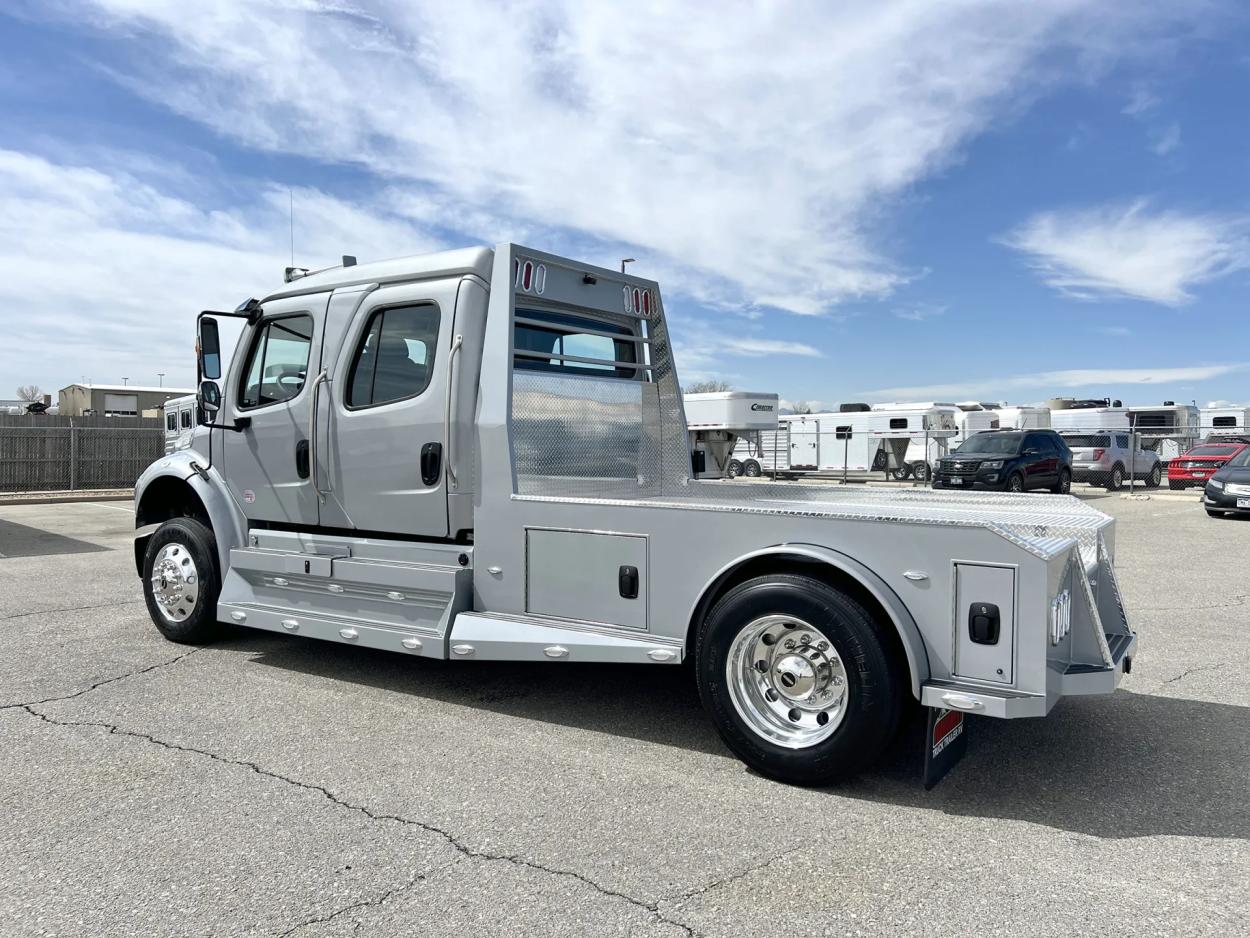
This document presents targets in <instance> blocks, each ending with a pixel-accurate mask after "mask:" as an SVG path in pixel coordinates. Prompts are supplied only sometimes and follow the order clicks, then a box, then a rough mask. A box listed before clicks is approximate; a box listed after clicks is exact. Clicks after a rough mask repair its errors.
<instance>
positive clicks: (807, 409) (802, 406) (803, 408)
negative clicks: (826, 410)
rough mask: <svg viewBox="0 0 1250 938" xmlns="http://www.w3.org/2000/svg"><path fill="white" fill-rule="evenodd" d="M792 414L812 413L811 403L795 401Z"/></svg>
mask: <svg viewBox="0 0 1250 938" xmlns="http://www.w3.org/2000/svg"><path fill="white" fill-rule="evenodd" d="M794 412H795V413H796V414H810V413H812V405H811V402H810V401H795V402H794Z"/></svg>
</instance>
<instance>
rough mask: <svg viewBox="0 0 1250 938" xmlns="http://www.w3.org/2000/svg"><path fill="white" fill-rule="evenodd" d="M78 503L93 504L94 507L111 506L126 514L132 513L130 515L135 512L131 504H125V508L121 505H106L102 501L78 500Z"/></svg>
mask: <svg viewBox="0 0 1250 938" xmlns="http://www.w3.org/2000/svg"><path fill="white" fill-rule="evenodd" d="M78 504H80V505H94V506H95V507H96V508H112V509H113V510H114V511H124V512H126V513H127V514H132V515H133V514H134V513H135V509H134V506H133V505H127V506H126V507H125V508H123V507H122V506H121V505H108V504H105V503H104V502H79V503H78Z"/></svg>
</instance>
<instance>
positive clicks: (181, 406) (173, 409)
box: [161, 394, 198, 453]
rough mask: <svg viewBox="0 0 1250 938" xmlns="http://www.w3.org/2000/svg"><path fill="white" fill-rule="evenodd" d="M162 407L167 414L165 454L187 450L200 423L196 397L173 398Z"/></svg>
mask: <svg viewBox="0 0 1250 938" xmlns="http://www.w3.org/2000/svg"><path fill="white" fill-rule="evenodd" d="M161 407H162V409H163V410H164V412H165V452H167V453H172V452H174V451H175V450H180V449H186V448H187V447H188V446H190V445H191V434H192V431H193V430H194V429H195V426H196V423H197V422H198V421H197V420H196V415H195V395H194V394H186V395H184V396H182V397H171V398H170V399H169V400H167V401H166V402H165V403H164V404H162V405H161Z"/></svg>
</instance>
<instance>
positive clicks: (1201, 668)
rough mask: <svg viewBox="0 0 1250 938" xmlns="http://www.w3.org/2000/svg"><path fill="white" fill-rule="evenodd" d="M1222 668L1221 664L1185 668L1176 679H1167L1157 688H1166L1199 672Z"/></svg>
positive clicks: (1222, 664)
mask: <svg viewBox="0 0 1250 938" xmlns="http://www.w3.org/2000/svg"><path fill="white" fill-rule="evenodd" d="M1222 667H1224V663H1223V662H1221V663H1219V664H1204V665H1199V666H1197V667H1194V668H1186V669H1185V670H1184V671H1182V672H1181V673H1180V674H1178V675H1176V677H1170V678H1168V679H1167V680H1166V681H1163V682H1162V683H1161V684H1160V685H1159V686H1160V687H1167V686H1168V685H1169V684H1175V683H1176V682H1177V681H1181V680H1184V679H1185V678H1187V677H1189V675H1191V674H1198V673H1199V672H1201V671H1216V670H1219V669H1220V668H1222Z"/></svg>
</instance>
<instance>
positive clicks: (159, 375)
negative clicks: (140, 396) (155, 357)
mask: <svg viewBox="0 0 1250 938" xmlns="http://www.w3.org/2000/svg"><path fill="white" fill-rule="evenodd" d="M156 377H157V379H158V380H159V381H160V384H158V385H157V387H161V388H163V387H164V386H165V372H163V371H158V372H157V373H156Z"/></svg>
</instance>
